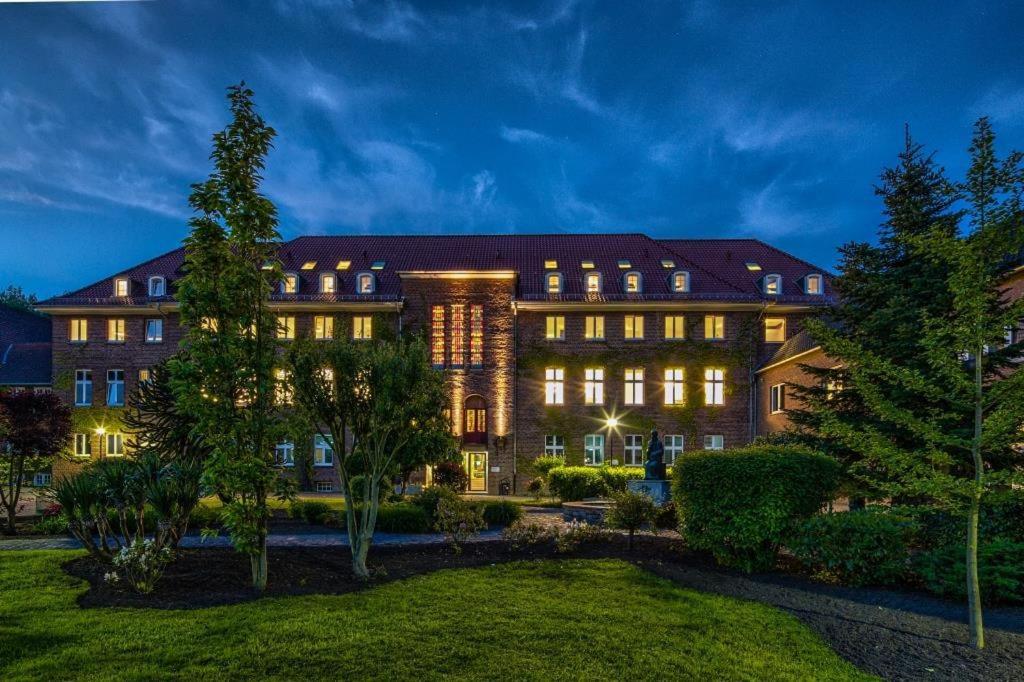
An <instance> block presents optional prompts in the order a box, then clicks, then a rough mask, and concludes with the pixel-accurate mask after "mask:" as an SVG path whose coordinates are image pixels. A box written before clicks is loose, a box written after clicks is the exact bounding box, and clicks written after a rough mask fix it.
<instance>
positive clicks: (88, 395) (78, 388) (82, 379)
mask: <svg viewBox="0 0 1024 682" xmlns="http://www.w3.org/2000/svg"><path fill="white" fill-rule="evenodd" d="M75 405H77V406H78V407H83V406H85V405H92V370H91V369H76V370H75Z"/></svg>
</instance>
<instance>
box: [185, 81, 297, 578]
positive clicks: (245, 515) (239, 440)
mask: <svg viewBox="0 0 1024 682" xmlns="http://www.w3.org/2000/svg"><path fill="white" fill-rule="evenodd" d="M252 98H253V93H252V91H251V90H249V89H248V88H246V87H245V84H244V83H243V84H241V85H237V86H232V87H231V88H229V92H228V99H229V101H230V105H231V113H232V116H233V120H232V121H231V123H229V124H228V126H227V127H226V128H225V129H224V130H223V131H221V132H219V133H216V134H214V136H213V152H212V153H211V158H212V159H213V162H214V171H213V172H212V173H211V174H210V176H209V178H208V179H207V180H206V181H205V182H202V183H197V184H194V185H192V195H191V196H190V198H189V203H190V204H191V206H192V208H193V209H194V210H195V211H196V213H197V215H196V216H195V217H194V218H192V219H191V220H190V221H189V224H190V226H191V229H192V232H191V234H190V235H189V237H188V238H187V239H186V240H185V271H186V274H185V276H184V277H183V278H182V279H181V282H180V284H179V288H178V298H179V301H180V303H181V319H182V322H183V324H184V325H185V327H186V329H187V335H186V337H185V340H184V341H183V349H184V351H185V356H183V357H179V358H176V359H174V360H172V361H171V362H170V363H169V368H170V371H171V376H172V386H173V388H174V393H175V395H176V396H177V401H178V405H179V408H180V409H181V412H182V413H183V414H185V415H189V416H191V417H192V418H193V419H195V420H196V432H197V433H198V434H199V435H200V436H201V438H202V440H203V442H204V443H205V445H206V447H208V448H209V455H208V457H207V463H206V470H205V477H206V481H207V483H208V484H209V485H210V486H211V487H212V488H214V489H215V490H218V491H220V493H221V494H222V495H224V496H225V497H226V498H227V500H228V502H227V503H226V504H225V505H224V506H223V508H222V514H223V519H224V523H225V526H226V527H227V528H228V529H229V531H230V534H231V540H232V543H233V544H234V546H235V548H236V549H238V550H239V551H240V552H242V553H244V554H247V555H248V556H249V558H250V564H251V569H252V583H253V586H254V587H255V588H256V589H258V590H263V589H264V588H265V587H266V581H267V524H268V518H269V511H268V508H267V496H268V495H271V494H274V493H275V492H276V494H278V495H280V496H287V490H285V489H284V488H282V487H281V486H282V479H281V478H280V477H279V476H278V475H277V469H276V468H275V466H274V460H273V449H274V445H275V444H276V443H277V442H278V440H279V438H280V436H281V434H282V433H283V426H282V420H281V418H280V415H279V414H278V413H277V410H276V408H275V405H274V392H275V391H274V388H275V386H274V376H273V371H274V364H275V358H276V352H277V349H278V342H277V341H276V320H275V318H274V316H273V315H272V314H271V311H270V308H269V299H270V294H271V292H272V290H273V287H274V286H275V284H277V283H278V282H279V281H280V279H281V266H280V263H279V262H278V261H277V258H276V251H277V245H278V243H279V242H280V236H279V235H278V232H277V210H276V209H275V207H274V205H273V203H271V201H270V200H269V199H267V198H266V197H265V196H263V195H262V194H261V193H260V184H261V182H262V172H263V168H264V159H265V157H266V155H267V153H268V152H269V151H270V148H271V142H272V140H273V138H274V136H275V134H276V133H275V132H274V129H273V128H271V127H269V126H268V125H267V124H266V123H265V122H264V120H263V119H262V117H260V115H259V114H258V113H257V112H256V109H255V106H254V104H253V99H252Z"/></svg>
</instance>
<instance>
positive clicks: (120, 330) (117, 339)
mask: <svg viewBox="0 0 1024 682" xmlns="http://www.w3.org/2000/svg"><path fill="white" fill-rule="evenodd" d="M107 342H108V343H124V318H120V317H119V318H113V319H110V320H107Z"/></svg>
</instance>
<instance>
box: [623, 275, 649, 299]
mask: <svg viewBox="0 0 1024 682" xmlns="http://www.w3.org/2000/svg"><path fill="white" fill-rule="evenodd" d="M622 288H623V289H624V290H625V292H626V293H627V294H639V293H641V292H643V290H644V278H643V275H641V274H640V273H639V272H637V271H636V270H630V271H629V272H627V273H626V274H625V275H623V276H622Z"/></svg>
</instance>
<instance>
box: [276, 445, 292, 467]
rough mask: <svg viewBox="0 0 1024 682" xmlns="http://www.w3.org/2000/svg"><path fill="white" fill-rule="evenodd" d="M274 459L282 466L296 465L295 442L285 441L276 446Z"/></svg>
mask: <svg viewBox="0 0 1024 682" xmlns="http://www.w3.org/2000/svg"><path fill="white" fill-rule="evenodd" d="M274 461H275V462H276V463H277V466H281V467H292V466H295V444H294V443H289V442H284V443H278V444H277V445H276V446H274Z"/></svg>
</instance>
